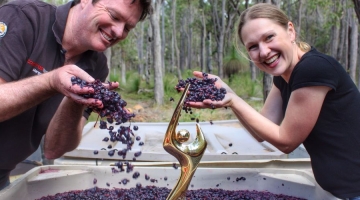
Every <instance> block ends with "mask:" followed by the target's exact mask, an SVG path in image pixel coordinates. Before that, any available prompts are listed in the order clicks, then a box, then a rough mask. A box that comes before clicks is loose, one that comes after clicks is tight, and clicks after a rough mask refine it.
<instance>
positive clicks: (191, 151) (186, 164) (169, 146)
mask: <svg viewBox="0 0 360 200" xmlns="http://www.w3.org/2000/svg"><path fill="white" fill-rule="evenodd" d="M189 87H190V84H187V85H186V87H185V90H184V91H183V94H182V96H181V98H180V100H179V102H178V105H177V106H176V108H175V111H174V113H173V116H172V118H171V121H170V123H169V126H168V129H167V131H166V133H165V138H164V142H163V147H164V149H165V151H167V152H168V153H169V154H171V155H173V156H174V157H175V158H176V159H177V160H178V161H179V163H180V166H181V174H180V178H179V180H178V182H177V184H176V186H175V187H174V188H173V189H172V190H171V192H170V194H169V196H168V197H167V199H168V200H177V199H185V197H186V191H187V189H188V187H189V184H190V182H191V179H192V177H193V175H194V173H195V171H196V168H197V166H198V164H199V162H200V160H201V158H202V156H203V155H204V153H205V149H206V146H207V142H206V140H205V137H204V133H203V132H202V130H201V128H200V125H199V124H196V139H195V140H194V141H193V142H192V143H190V144H186V145H185V144H183V143H184V142H186V141H187V140H188V139H189V138H190V134H189V132H188V131H187V130H184V129H183V130H180V131H178V132H177V133H176V127H177V126H178V123H179V118H180V115H181V110H182V109H183V107H184V103H185V99H186V95H187V93H188V91H189Z"/></svg>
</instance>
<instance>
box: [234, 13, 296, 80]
mask: <svg viewBox="0 0 360 200" xmlns="http://www.w3.org/2000/svg"><path fill="white" fill-rule="evenodd" d="M240 34H241V36H242V40H243V42H244V45H245V47H246V50H247V52H248V54H249V56H250V59H251V60H252V61H253V62H254V64H255V65H256V66H257V67H258V68H259V69H260V70H262V71H265V72H267V73H269V74H271V75H274V76H280V75H285V76H289V75H290V74H291V71H292V69H293V68H294V66H295V64H296V63H297V62H298V60H299V59H298V58H297V55H296V53H294V51H295V50H296V49H297V48H296V44H295V43H293V41H295V30H294V27H293V24H292V23H291V22H289V23H288V28H287V29H284V28H283V27H282V26H280V25H279V24H277V23H275V22H274V21H272V20H270V19H266V18H257V19H253V20H250V21H248V22H246V23H245V25H244V26H243V28H242V31H241V33H240Z"/></svg>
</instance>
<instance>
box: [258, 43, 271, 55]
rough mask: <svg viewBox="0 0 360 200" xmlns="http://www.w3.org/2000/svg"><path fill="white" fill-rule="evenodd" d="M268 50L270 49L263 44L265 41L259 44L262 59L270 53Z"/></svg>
mask: <svg viewBox="0 0 360 200" xmlns="http://www.w3.org/2000/svg"><path fill="white" fill-rule="evenodd" d="M270 52H271V50H270V48H269V47H268V45H267V44H265V43H261V44H259V54H260V58H263V59H265V58H267V57H268V55H269V54H270Z"/></svg>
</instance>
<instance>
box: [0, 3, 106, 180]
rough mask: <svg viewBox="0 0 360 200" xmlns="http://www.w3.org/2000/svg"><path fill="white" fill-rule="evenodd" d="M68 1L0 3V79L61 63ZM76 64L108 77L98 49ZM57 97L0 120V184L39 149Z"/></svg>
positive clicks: (97, 76) (99, 76) (15, 77)
mask: <svg viewBox="0 0 360 200" xmlns="http://www.w3.org/2000/svg"><path fill="white" fill-rule="evenodd" d="M71 6H72V1H71V2H69V3H67V4H65V5H62V6H59V7H55V6H53V5H49V4H47V3H44V2H42V1H36V0H21V1H12V2H10V3H8V4H6V5H3V6H2V7H0V77H1V78H3V79H4V80H6V81H7V82H11V81H16V80H20V79H23V78H26V77H31V76H36V75H38V74H42V73H46V72H48V71H51V70H53V69H56V68H58V67H61V66H63V65H64V59H65V57H64V50H63V48H62V46H61V41H62V37H63V35H64V30H65V25H66V20H67V16H68V14H69V10H70V8H71ZM76 65H77V66H79V67H81V68H82V69H84V70H85V71H86V72H88V73H89V74H90V75H91V76H93V77H94V78H95V79H100V80H101V81H105V79H106V77H107V74H108V68H107V62H106V57H105V55H104V54H103V53H100V52H94V51H87V52H85V53H84V54H83V56H82V58H81V59H80V60H79V62H77V63H76ZM69 81H70V80H69ZM0 87H1V86H0ZM34 89H36V87H35V88H34ZM0 95H1V94H0ZM62 98H63V95H62V94H57V95H55V96H53V97H51V98H49V99H48V100H46V101H44V102H39V104H38V105H37V106H36V107H33V108H31V109H29V110H27V111H25V112H24V113H22V114H20V115H18V116H16V117H14V118H12V119H9V120H7V121H4V122H1V123H0V142H1V144H0V187H1V186H2V185H3V184H5V181H6V180H7V179H8V176H9V173H10V171H11V170H12V169H14V168H15V166H16V165H17V164H18V163H20V162H21V161H23V160H24V159H26V158H27V157H28V156H29V155H31V154H32V153H33V152H35V150H36V149H37V148H38V146H39V144H40V141H41V138H42V137H43V135H44V134H45V132H46V129H47V127H48V124H49V122H50V120H51V118H52V116H53V115H54V113H55V111H56V109H57V107H58V106H59V104H60V102H61V100H62ZM64 126H66V124H64Z"/></svg>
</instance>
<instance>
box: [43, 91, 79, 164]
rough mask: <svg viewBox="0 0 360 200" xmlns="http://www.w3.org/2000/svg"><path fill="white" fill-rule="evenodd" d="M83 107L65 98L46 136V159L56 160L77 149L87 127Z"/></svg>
mask: <svg viewBox="0 0 360 200" xmlns="http://www.w3.org/2000/svg"><path fill="white" fill-rule="evenodd" d="M84 107H85V106H83V105H80V104H77V103H75V102H74V101H72V100H70V99H68V98H67V97H64V99H63V101H62V102H61V104H60V106H59V108H58V109H57V111H56V113H55V115H54V117H53V118H52V119H51V121H50V124H49V126H48V129H47V131H46V135H45V150H44V151H45V157H46V158H48V159H55V158H58V157H60V156H62V155H63V154H64V153H66V152H68V151H71V150H73V149H75V148H76V147H77V146H78V145H79V143H80V140H81V133H82V129H83V127H84V125H85V122H86V120H85V118H84V117H83V110H84Z"/></svg>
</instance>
